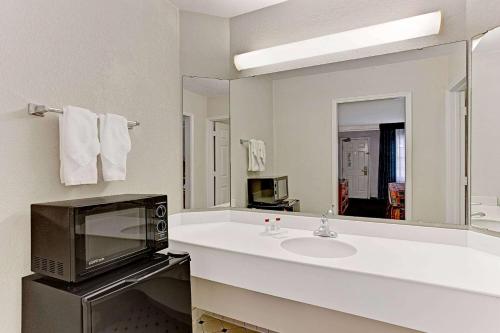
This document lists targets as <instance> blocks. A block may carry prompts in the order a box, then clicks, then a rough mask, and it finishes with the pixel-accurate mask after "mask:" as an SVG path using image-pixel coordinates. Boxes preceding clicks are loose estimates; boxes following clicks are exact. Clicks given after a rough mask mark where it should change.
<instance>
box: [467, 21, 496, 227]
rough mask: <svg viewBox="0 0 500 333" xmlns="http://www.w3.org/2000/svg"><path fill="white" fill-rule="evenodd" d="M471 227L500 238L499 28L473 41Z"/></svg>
mask: <svg viewBox="0 0 500 333" xmlns="http://www.w3.org/2000/svg"><path fill="white" fill-rule="evenodd" d="M471 81H472V87H471V140H470V144H471V207H470V213H471V214H470V215H471V225H472V226H473V227H476V228H480V229H483V230H488V231H490V232H493V233H496V234H497V235H500V207H499V198H500V174H499V170H500V154H498V152H497V151H496V149H492V148H493V147H495V146H496V144H497V143H498V142H499V140H500V131H499V128H498V124H499V123H500V108H499V107H498V104H497V103H498V102H497V99H498V96H499V94H500V28H496V29H493V30H490V31H488V32H487V33H485V34H483V35H481V36H477V37H476V38H474V39H473V41H472V57H471Z"/></svg>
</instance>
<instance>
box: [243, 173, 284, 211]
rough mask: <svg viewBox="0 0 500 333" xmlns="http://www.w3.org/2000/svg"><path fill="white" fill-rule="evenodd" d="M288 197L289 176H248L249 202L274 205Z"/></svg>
mask: <svg viewBox="0 0 500 333" xmlns="http://www.w3.org/2000/svg"><path fill="white" fill-rule="evenodd" d="M286 199H288V176H280V177H258V178H248V202H249V204H256V203H257V204H269V205H274V204H277V203H280V202H283V201H284V200H286Z"/></svg>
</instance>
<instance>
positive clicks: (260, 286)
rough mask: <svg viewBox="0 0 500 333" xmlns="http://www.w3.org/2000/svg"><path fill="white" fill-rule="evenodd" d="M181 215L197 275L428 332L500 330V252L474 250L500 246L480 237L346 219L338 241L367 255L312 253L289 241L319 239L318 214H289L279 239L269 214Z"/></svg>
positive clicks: (178, 244) (177, 238) (184, 244)
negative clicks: (267, 229) (266, 225)
mask: <svg viewBox="0 0 500 333" xmlns="http://www.w3.org/2000/svg"><path fill="white" fill-rule="evenodd" d="M181 215H182V216H177V217H176V218H172V219H170V222H169V223H170V226H169V233H170V235H169V239H170V241H171V248H172V249H178V250H185V251H188V252H190V254H191V257H192V264H191V268H192V275H193V276H195V277H199V278H203V279H207V280H212V281H215V282H219V283H223V284H227V285H232V286H235V287H239V288H244V289H248V290H253V291H256V292H260V293H265V294H269V295H273V296H277V297H281V298H285V299H290V300H293V301H298V302H303V303H306V304H311V305H315V306H320V307H324V308H327V309H332V310H336V311H341V312H346V313H350V314H354V315H359V316H362V317H366V318H371V319H375V320H379V321H383V322H387V323H392V324H395V325H399V326H403V327H408V328H412V329H416V330H420V331H424V332H453V333H459V332H464V333H465V332H467V333H470V332H481V333H487V332H492V333H493V332H498V327H500V316H499V315H498V314H499V313H500V257H499V256H497V255H494V254H490V253H487V252H482V251H479V250H477V249H475V248H472V247H470V246H472V245H474V246H477V247H478V248H485V247H489V245H490V244H495V246H496V243H495V242H494V243H492V239H487V240H486V241H485V239H483V237H482V236H481V235H479V234H475V233H474V234H473V235H470V236H469V231H466V230H453V229H442V228H424V227H415V226H403V225H387V224H378V225H377V224H376V223H375V224H374V223H366V222H360V223H358V222H352V221H349V222H347V221H340V220H337V221H334V222H333V224H334V229H335V230H337V231H340V232H341V233H340V235H339V238H338V240H340V241H342V242H345V243H348V244H350V245H352V246H354V247H355V248H356V249H357V253H356V254H354V255H353V256H349V257H344V258H312V257H306V256H301V255H297V254H294V253H291V252H288V251H286V250H285V249H283V248H282V247H281V246H280V243H281V242H282V241H283V240H285V239H290V238H296V237H313V236H312V232H311V230H313V229H315V228H316V227H317V225H318V221H317V219H315V218H307V217H292V216H286V217H283V218H282V220H284V221H283V224H282V225H283V226H290V227H291V228H284V227H282V229H284V230H286V231H287V233H286V234H285V235H284V236H281V235H280V236H277V237H272V236H264V235H262V232H263V226H262V225H261V224H260V223H259V222H258V221H260V220H261V219H262V214H260V215H259V213H247V212H245V213H242V212H237V211H231V212H229V211H227V212H219V213H214V212H210V213H208V212H197V213H183V214H181ZM469 238H470V240H469ZM493 241H494V240H493ZM493 253H497V249H494V251H493Z"/></svg>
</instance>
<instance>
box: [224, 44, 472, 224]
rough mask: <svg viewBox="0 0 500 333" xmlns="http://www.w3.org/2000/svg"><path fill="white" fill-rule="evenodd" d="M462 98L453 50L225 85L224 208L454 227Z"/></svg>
mask: <svg viewBox="0 0 500 333" xmlns="http://www.w3.org/2000/svg"><path fill="white" fill-rule="evenodd" d="M466 87H467V79H466V45H465V42H457V43H452V44H446V45H440V46H435V47H429V48H424V49H420V50H411V51H405V52H400V53H393V54H386V55H382V56H376V57H371V58H364V59H358V60H351V61H346V62H339V63H332V64H327V65H321V66H317V67H310V68H303V69H297V70H292V71H288V72H281V73H274V74H267V75H261V76H256V77H249V78H242V79H237V80H233V81H231V96H230V99H231V125H232V132H231V133H232V140H231V142H232V143H231V153H232V160H231V169H232V172H231V174H232V180H231V189H232V192H231V204H232V206H233V207H245V208H247V207H250V208H259V209H275V210H282V211H291V212H295V211H300V212H303V213H310V214H316V215H317V214H324V213H325V212H326V211H327V210H329V208H330V207H332V205H333V206H334V209H333V211H334V214H338V215H343V216H346V217H347V218H349V217H356V218H359V217H362V218H368V219H384V220H387V221H394V222H396V221H405V222H414V223H442V222H443V221H445V222H446V223H449V224H464V223H465V199H464V198H465V184H464V181H463V175H464V174H465V173H464V169H465V167H464V166H465V146H464V144H463V142H464V137H465V127H466V126H465V120H464V118H463V117H462V115H463V114H464V110H465V90H466ZM251 139H255V140H256V141H261V142H264V144H265V154H266V161H265V170H262V171H261V170H253V171H250V170H251V169H250V168H249V146H248V144H247V141H248V140H251ZM250 156H251V155H250ZM255 179H264V180H260V181H259V182H261V183H262V184H264V183H265V184H268V185H266V186H265V187H266V189H268V190H269V191H268V192H267V193H268V195H267V196H266V198H264V200H262V199H263V198H262V197H259V195H261V194H262V193H263V192H259V193H257V196H256V195H255V193H254V189H253V187H255V186H256V185H255V184H254V183H255V182H256V180H255ZM279 180H281V182H282V183H281V184H282V185H281V186H280V185H279ZM285 183H286V186H285V185H284V184H285ZM249 186H250V187H249ZM259 186H260V187H262V186H263V185H259ZM260 187H257V189H259V190H260ZM280 188H281V189H282V190H280ZM283 189H286V191H285V190H283ZM283 193H285V194H286V195H283ZM256 197H257V198H258V199H257V200H255V198H256Z"/></svg>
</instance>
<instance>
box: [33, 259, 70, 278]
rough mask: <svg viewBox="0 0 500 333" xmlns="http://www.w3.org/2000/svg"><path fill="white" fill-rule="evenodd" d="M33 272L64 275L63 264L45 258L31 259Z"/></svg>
mask: <svg viewBox="0 0 500 333" xmlns="http://www.w3.org/2000/svg"><path fill="white" fill-rule="evenodd" d="M32 265H33V271H37V272H46V273H51V274H56V275H60V276H63V275H64V264H63V263H62V262H59V261H54V260H51V259H47V258H41V257H37V256H34V257H33V262H32Z"/></svg>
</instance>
